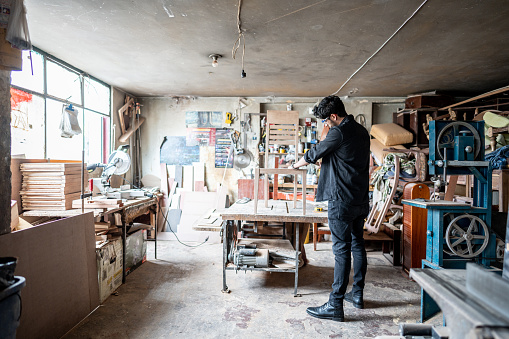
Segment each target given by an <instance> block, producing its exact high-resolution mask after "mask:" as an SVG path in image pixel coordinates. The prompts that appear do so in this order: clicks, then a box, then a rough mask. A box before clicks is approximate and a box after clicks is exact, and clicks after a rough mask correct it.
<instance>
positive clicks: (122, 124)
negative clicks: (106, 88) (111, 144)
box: [118, 98, 134, 134]
mask: <svg viewBox="0 0 509 339" xmlns="http://www.w3.org/2000/svg"><path fill="white" fill-rule="evenodd" d="M133 103H134V99H133V98H131V99H130V100H129V101H128V102H126V103H125V104H124V106H122V107H120V109H119V110H118V118H119V120H120V130H121V131H122V134H125V132H126V128H125V122H124V112H125V111H127V110H128V109H129V106H131V105H132V104H133Z"/></svg>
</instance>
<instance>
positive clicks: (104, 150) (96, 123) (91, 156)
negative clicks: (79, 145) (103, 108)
mask: <svg viewBox="0 0 509 339" xmlns="http://www.w3.org/2000/svg"><path fill="white" fill-rule="evenodd" d="M109 126H110V118H109V117H105V116H103V115H100V114H97V113H94V112H91V111H88V110H85V131H84V134H85V162H86V163H88V164H95V163H105V162H106V161H107V160H108V159H107V156H108V154H109V143H110V142H109V140H110V135H109V130H110V129H109Z"/></svg>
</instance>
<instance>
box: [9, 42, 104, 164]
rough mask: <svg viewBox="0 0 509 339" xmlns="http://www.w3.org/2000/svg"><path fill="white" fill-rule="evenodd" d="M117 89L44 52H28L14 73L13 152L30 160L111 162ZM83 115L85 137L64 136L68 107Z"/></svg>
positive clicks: (12, 75)
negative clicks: (64, 111) (113, 95)
mask: <svg viewBox="0 0 509 339" xmlns="http://www.w3.org/2000/svg"><path fill="white" fill-rule="evenodd" d="M110 97H111V87H110V86H109V85H108V84H105V83H104V82H102V81H100V80H98V79H96V78H94V77H92V76H90V75H88V74H86V73H84V72H82V71H81V70H79V69H77V68H75V67H73V66H71V65H69V64H67V63H65V62H63V61H62V60H59V59H57V58H55V57H53V56H51V55H49V54H47V53H45V52H43V51H41V50H39V49H34V50H32V51H23V70H22V71H18V72H11V145H12V146H11V154H12V155H13V156H14V155H20V156H24V157H26V158H30V159H41V158H48V159H59V160H81V153H82V150H83V149H84V150H85V161H86V162H87V163H97V162H103V163H104V162H106V161H107V158H108V154H109V153H110V147H111V145H110V130H111V113H110V112H111V100H110ZM69 105H72V107H73V108H74V109H76V110H77V111H78V119H79V125H80V128H81V130H82V134H80V135H76V136H74V137H72V138H63V137H61V133H60V129H59V125H60V119H61V115H62V109H63V108H64V107H68V106H69Z"/></svg>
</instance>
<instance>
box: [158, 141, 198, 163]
mask: <svg viewBox="0 0 509 339" xmlns="http://www.w3.org/2000/svg"><path fill="white" fill-rule="evenodd" d="M160 159H161V163H165V164H167V165H192V164H193V162H200V146H198V145H196V146H187V145H186V137H175V136H170V137H164V140H163V143H162V145H161V149H160Z"/></svg>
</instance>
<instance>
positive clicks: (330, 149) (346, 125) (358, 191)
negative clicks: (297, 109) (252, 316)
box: [290, 96, 370, 321]
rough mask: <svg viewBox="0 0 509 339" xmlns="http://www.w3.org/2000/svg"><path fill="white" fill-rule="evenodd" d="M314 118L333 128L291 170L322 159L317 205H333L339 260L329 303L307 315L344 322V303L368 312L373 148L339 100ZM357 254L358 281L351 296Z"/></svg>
mask: <svg viewBox="0 0 509 339" xmlns="http://www.w3.org/2000/svg"><path fill="white" fill-rule="evenodd" d="M314 115H315V116H316V117H317V118H319V119H322V122H324V123H325V124H327V125H328V126H329V127H330V130H329V133H328V134H327V137H326V138H325V139H324V140H323V141H322V142H320V143H319V144H318V145H316V146H315V147H313V148H312V149H310V150H309V151H308V152H306V154H305V155H304V156H303V157H302V158H301V159H300V160H299V161H297V162H296V163H295V164H294V165H292V166H290V168H299V167H301V166H305V165H307V164H310V163H311V164H314V163H316V162H317V161H318V160H319V159H322V166H321V170H320V179H319V181H318V189H317V195H316V201H326V200H327V201H328V219H329V228H330V230H331V235H332V251H333V253H334V256H335V265H334V283H333V284H332V292H331V293H330V296H329V301H328V302H326V303H325V304H324V305H322V306H318V307H308V309H307V310H306V311H307V313H308V314H309V315H311V316H313V317H316V318H321V319H331V320H335V321H343V320H344V313H343V299H346V300H347V301H349V302H352V303H353V304H354V306H355V307H357V308H363V307H364V301H363V289H364V281H365V277H366V269H367V259H366V250H365V248H364V239H363V227H364V219H365V218H366V216H367V215H368V213H369V201H368V190H369V152H370V150H369V145H370V138H369V134H368V132H367V130H366V129H365V128H364V127H362V126H361V125H360V124H358V123H357V122H356V121H355V119H354V117H353V116H352V115H349V114H347V113H346V111H345V106H344V105H343V102H342V101H341V99H340V98H339V97H337V96H328V97H326V98H324V99H323V100H322V101H321V102H320V104H319V105H318V106H317V107H315V109H314ZM351 254H353V259H354V260H353V267H354V282H353V287H352V290H351V291H350V292H349V293H346V288H347V286H348V278H349V275H350V268H351Z"/></svg>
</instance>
